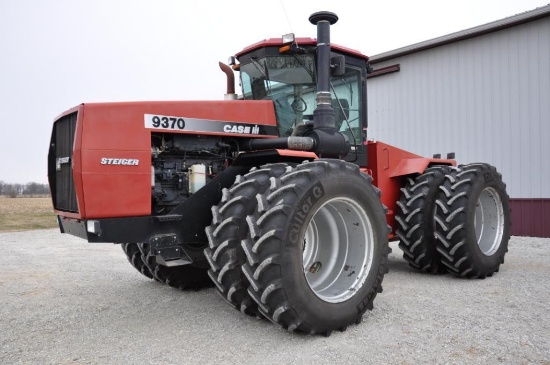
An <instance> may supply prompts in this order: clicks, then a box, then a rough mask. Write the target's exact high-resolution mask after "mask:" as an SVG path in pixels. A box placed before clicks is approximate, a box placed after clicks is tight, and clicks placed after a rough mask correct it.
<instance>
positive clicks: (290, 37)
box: [283, 33, 296, 44]
mask: <svg viewBox="0 0 550 365" xmlns="http://www.w3.org/2000/svg"><path fill="white" fill-rule="evenodd" d="M295 39H296V38H295V37H294V33H288V34H283V44H289V43H294V41H295Z"/></svg>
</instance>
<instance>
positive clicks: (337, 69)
mask: <svg viewBox="0 0 550 365" xmlns="http://www.w3.org/2000/svg"><path fill="white" fill-rule="evenodd" d="M330 73H331V75H332V76H342V75H344V74H345V73H346V57H344V56H343V55H337V56H333V57H331V58H330Z"/></svg>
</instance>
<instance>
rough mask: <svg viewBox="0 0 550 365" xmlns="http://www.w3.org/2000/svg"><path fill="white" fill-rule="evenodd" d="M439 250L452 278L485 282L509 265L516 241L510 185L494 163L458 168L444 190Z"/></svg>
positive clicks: (439, 207) (439, 211)
mask: <svg viewBox="0 0 550 365" xmlns="http://www.w3.org/2000/svg"><path fill="white" fill-rule="evenodd" d="M440 190H441V192H442V194H440V195H439V198H438V199H437V202H436V204H437V211H436V216H435V222H436V238H437V251H438V252H439V254H440V258H441V263H442V264H443V265H445V267H446V268H447V271H448V272H450V273H451V274H454V275H457V276H461V277H466V278H480V279H484V278H485V277H487V276H492V275H493V273H495V272H497V271H498V270H499V267H500V265H501V264H502V263H504V256H505V254H506V252H507V251H508V241H509V239H510V206H509V201H508V200H509V198H508V195H507V193H506V185H505V184H504V182H503V181H502V177H501V175H500V174H499V173H498V172H497V170H496V168H495V167H493V166H491V165H488V164H481V163H476V164H469V165H461V166H459V167H458V168H454V169H452V170H451V171H450V172H449V173H448V174H447V175H446V176H445V180H444V182H443V184H442V185H441V187H440Z"/></svg>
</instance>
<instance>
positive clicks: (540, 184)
mask: <svg viewBox="0 0 550 365" xmlns="http://www.w3.org/2000/svg"><path fill="white" fill-rule="evenodd" d="M393 64H400V65H401V70H400V71H399V72H395V73H392V74H387V75H383V76H379V77H374V78H372V79H369V80H368V82H367V85H368V100H369V101H368V107H369V133H368V136H369V139H375V140H380V141H384V142H387V143H389V144H393V145H395V146H397V147H400V148H404V149H407V150H410V151H412V152H414V153H417V154H420V155H424V156H432V155H433V154H434V153H441V154H442V156H443V157H445V154H446V153H447V152H455V153H456V158H457V160H458V161H459V163H468V162H488V163H491V164H493V165H495V166H496V167H497V169H498V170H499V171H500V172H501V173H502V174H503V178H504V180H505V182H506V183H507V185H508V192H509V194H510V197H512V198H550V183H549V181H550V162H549V161H548V159H550V17H547V18H543V19H540V20H536V21H532V22H530V23H526V24H522V25H518V26H514V27H512V28H508V29H504V30H500V31H497V32H493V33H490V34H486V35H482V36H478V37H475V38H471V39H466V40H463V41H459V42H455V43H451V44H448V45H443V46H439V47H436V48H432V49H429V50H425V51H420V52H417V53H413V54H410V55H407V56H402V57H399V58H394V59H391V60H387V61H384V62H381V63H377V64H375V65H374V68H375V69H378V68H381V67H385V66H389V65H393Z"/></svg>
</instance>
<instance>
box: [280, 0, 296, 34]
mask: <svg viewBox="0 0 550 365" xmlns="http://www.w3.org/2000/svg"><path fill="white" fill-rule="evenodd" d="M280 1H281V7H282V8H283V12H284V13H285V18H286V22H287V23H288V27H289V28H290V33H294V31H293V30H292V25H291V24H290V19H289V18H288V14H287V12H286V8H285V4H284V3H283V0H280Z"/></svg>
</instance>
